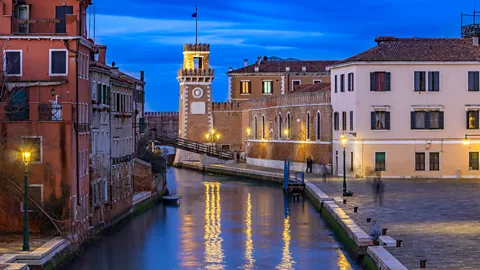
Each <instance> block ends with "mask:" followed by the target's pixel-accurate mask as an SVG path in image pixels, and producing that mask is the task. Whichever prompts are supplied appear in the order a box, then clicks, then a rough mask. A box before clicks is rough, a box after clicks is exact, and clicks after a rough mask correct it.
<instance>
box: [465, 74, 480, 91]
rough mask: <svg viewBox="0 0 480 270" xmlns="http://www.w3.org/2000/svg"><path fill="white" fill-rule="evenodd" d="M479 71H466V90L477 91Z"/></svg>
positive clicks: (478, 88) (478, 87) (479, 88)
mask: <svg viewBox="0 0 480 270" xmlns="http://www.w3.org/2000/svg"><path fill="white" fill-rule="evenodd" d="M479 90H480V86H479V72H478V71H469V72H468V91H479Z"/></svg>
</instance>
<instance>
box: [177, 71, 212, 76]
mask: <svg viewBox="0 0 480 270" xmlns="http://www.w3.org/2000/svg"><path fill="white" fill-rule="evenodd" d="M178 76H202V77H205V76H206V77H210V76H214V70H213V69H180V70H179V71H178Z"/></svg>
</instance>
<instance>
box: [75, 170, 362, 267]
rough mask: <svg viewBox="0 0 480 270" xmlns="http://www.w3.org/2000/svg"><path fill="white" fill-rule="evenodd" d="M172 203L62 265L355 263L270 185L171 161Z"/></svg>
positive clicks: (309, 210)
mask: <svg viewBox="0 0 480 270" xmlns="http://www.w3.org/2000/svg"><path fill="white" fill-rule="evenodd" d="M168 177H169V178H168V185H169V188H171V189H175V190H176V193H178V194H179V195H181V196H182V199H181V204H180V206H178V207H166V206H163V205H159V206H158V207H156V208H154V209H152V210H150V211H148V212H146V213H145V214H143V215H141V216H138V217H135V218H134V219H133V220H132V221H130V222H128V223H127V224H125V225H124V226H122V227H121V228H119V229H118V230H117V231H116V232H115V233H113V234H112V235H109V236H106V237H105V239H103V240H102V241H99V242H98V243H96V244H94V245H92V246H91V247H89V248H88V250H87V251H86V252H85V253H84V254H82V256H81V257H80V258H79V259H78V260H77V261H75V262H74V263H73V264H72V265H71V267H69V269H74V270H84V269H85V270H86V269H99V270H107V269H238V268H241V269H274V268H276V269H341V270H348V269H360V267H359V266H358V265H356V264H355V262H352V260H351V259H350V257H348V255H347V256H345V254H344V252H343V251H342V250H341V249H340V248H339V246H338V244H337V243H336V242H335V240H334V239H333V237H332V235H331V233H330V231H329V230H328V229H327V228H326V225H325V224H324V222H323V220H322V219H321V217H320V216H319V214H318V213H317V212H316V211H315V209H314V208H313V207H312V206H311V205H310V204H309V203H308V202H295V203H293V202H292V201H289V200H288V198H287V199H284V195H283V192H282V190H281V189H280V188H278V187H276V186H266V185H258V184H253V183H252V182H238V181H230V180H231V179H230V178H227V177H218V176H211V175H206V176H202V174H201V173H199V172H194V171H187V170H181V169H172V170H171V171H170V172H169V174H168Z"/></svg>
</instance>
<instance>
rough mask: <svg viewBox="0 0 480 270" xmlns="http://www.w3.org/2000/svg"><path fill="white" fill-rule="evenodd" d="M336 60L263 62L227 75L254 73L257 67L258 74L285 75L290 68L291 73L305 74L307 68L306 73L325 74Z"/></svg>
mask: <svg viewBox="0 0 480 270" xmlns="http://www.w3.org/2000/svg"><path fill="white" fill-rule="evenodd" d="M336 62H338V61H336V60H325V61H324V60H319V61H300V60H298V61H292V60H288V61H268V60H266V61H265V60H262V61H261V62H260V65H257V63H256V62H255V64H252V65H249V66H246V67H242V68H239V69H236V70H232V71H229V72H227V74H235V73H254V72H255V67H256V66H258V67H259V69H258V72H282V73H285V72H286V70H285V68H286V67H290V72H303V71H302V67H306V68H307V69H306V72H325V71H326V67H327V66H330V65H333V64H335V63H336Z"/></svg>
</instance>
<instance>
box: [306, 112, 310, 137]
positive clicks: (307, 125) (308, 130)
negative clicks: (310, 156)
mask: <svg viewBox="0 0 480 270" xmlns="http://www.w3.org/2000/svg"><path fill="white" fill-rule="evenodd" d="M305 123H306V127H305V129H306V134H305V139H306V140H310V112H307V121H305Z"/></svg>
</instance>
